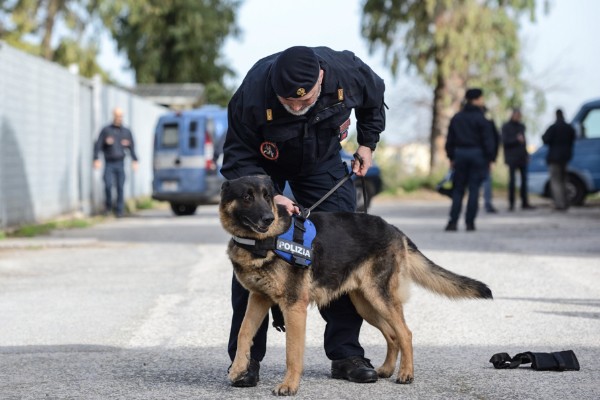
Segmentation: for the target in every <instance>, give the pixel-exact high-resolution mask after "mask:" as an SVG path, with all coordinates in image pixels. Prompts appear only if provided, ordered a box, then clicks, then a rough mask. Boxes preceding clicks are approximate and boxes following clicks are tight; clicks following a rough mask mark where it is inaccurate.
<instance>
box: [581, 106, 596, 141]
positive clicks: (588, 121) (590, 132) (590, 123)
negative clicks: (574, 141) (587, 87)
mask: <svg viewBox="0 0 600 400" xmlns="http://www.w3.org/2000/svg"><path fill="white" fill-rule="evenodd" d="M582 126H583V137H585V138H588V139H598V138H600V108H595V109H593V110H591V111H590V112H588V113H587V115H586V116H585V118H584V119H583V124H582Z"/></svg>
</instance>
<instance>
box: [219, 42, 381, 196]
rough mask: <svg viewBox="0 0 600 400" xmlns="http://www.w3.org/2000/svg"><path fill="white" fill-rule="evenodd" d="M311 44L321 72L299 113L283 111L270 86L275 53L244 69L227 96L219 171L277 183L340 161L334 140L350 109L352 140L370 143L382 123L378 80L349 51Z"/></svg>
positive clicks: (337, 140)
mask: <svg viewBox="0 0 600 400" xmlns="http://www.w3.org/2000/svg"><path fill="white" fill-rule="evenodd" d="M313 50H314V51H315V53H316V55H317V57H318V59H319V63H320V67H321V69H323V70H324V77H323V81H322V85H321V95H320V97H319V99H318V101H317V103H316V104H315V105H314V106H313V108H312V109H311V110H310V111H309V112H308V113H307V114H306V115H304V116H294V115H292V114H290V113H289V112H287V111H286V110H285V108H284V107H283V106H282V105H281V103H280V102H279V100H278V98H277V95H276V94H275V92H274V90H273V88H272V85H271V67H272V65H273V62H274V61H275V59H276V57H277V56H278V54H274V55H272V56H269V57H266V58H264V59H262V60H260V61H258V62H257V63H256V64H255V65H254V66H253V67H252V69H251V70H250V71H249V72H248V75H247V76H246V78H245V79H244V81H243V82H242V85H241V86H240V88H239V89H238V90H237V92H236V93H235V94H234V96H233V98H232V99H231V101H230V102H229V108H228V121H229V127H228V132H227V139H226V141H225V145H224V162H223V167H222V169H221V173H222V174H223V176H225V177H226V178H228V179H234V178H238V177H241V176H247V175H255V174H267V175H269V176H271V177H273V178H274V181H275V182H276V184H277V183H278V182H277V181H278V179H277V178H279V179H290V178H296V177H302V176H305V175H310V174H318V173H322V172H325V171H327V170H328V169H329V168H330V167H331V166H332V165H335V164H336V163H339V162H340V158H339V151H340V148H341V146H340V140H341V139H343V138H344V137H345V134H346V133H347V130H348V124H349V118H350V112H351V110H352V109H354V110H355V115H356V119H357V133H358V143H359V144H360V145H363V146H367V147H370V148H372V149H374V148H375V146H376V144H377V142H378V141H379V134H380V133H381V132H382V131H383V130H384V129H385V110H384V103H383V93H384V90H385V86H384V83H383V80H382V79H381V78H380V77H379V76H377V75H376V74H375V73H374V72H373V71H372V70H371V68H369V67H368V66H367V65H366V64H365V63H363V62H362V61H361V60H360V59H359V58H357V57H356V56H355V55H354V54H353V53H352V52H349V51H342V52H338V51H333V50H331V49H329V48H326V47H317V48H314V49H313ZM310 89H312V88H306V90H307V91H308V90H310ZM277 186H279V185H278V184H277ZM282 189H283V188H282V187H278V190H279V191H281V190H282Z"/></svg>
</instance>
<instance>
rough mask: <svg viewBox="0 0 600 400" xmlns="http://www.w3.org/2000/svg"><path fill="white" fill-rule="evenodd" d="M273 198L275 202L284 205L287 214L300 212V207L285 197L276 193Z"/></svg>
mask: <svg viewBox="0 0 600 400" xmlns="http://www.w3.org/2000/svg"><path fill="white" fill-rule="evenodd" d="M273 200H275V204H281V205H282V206H285V209H286V211H287V212H288V214H290V215H292V214H300V209H299V208H298V207H297V206H296V204H294V202H293V201H292V200H290V199H288V198H287V197H285V196H282V195H280V194H278V195H276V196H275V197H273Z"/></svg>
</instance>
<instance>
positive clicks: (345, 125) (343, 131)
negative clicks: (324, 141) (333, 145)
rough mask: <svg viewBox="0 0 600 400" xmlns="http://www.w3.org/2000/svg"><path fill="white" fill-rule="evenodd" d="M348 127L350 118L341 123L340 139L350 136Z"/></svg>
mask: <svg viewBox="0 0 600 400" xmlns="http://www.w3.org/2000/svg"><path fill="white" fill-rule="evenodd" d="M348 128H350V118H348V119H347V120H345V121H344V123H343V124H341V125H340V135H339V136H340V141H342V140H344V139H346V138H347V137H348Z"/></svg>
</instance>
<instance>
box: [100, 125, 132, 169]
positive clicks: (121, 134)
mask: <svg viewBox="0 0 600 400" xmlns="http://www.w3.org/2000/svg"><path fill="white" fill-rule="evenodd" d="M125 141H126V142H125ZM125 143H127V144H126V145H125ZM125 149H129V154H131V158H132V159H133V160H134V161H137V155H136V154H135V146H134V144H133V135H132V134H131V131H130V130H129V129H127V128H126V127H124V126H117V125H114V124H110V125H108V126H106V127H104V128H103V129H102V131H101V132H100V135H99V136H98V140H97V141H96V144H95V145H94V160H97V159H98V155H99V153H100V150H102V152H103V153H104V160H106V162H117V161H123V160H124V159H125Z"/></svg>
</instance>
